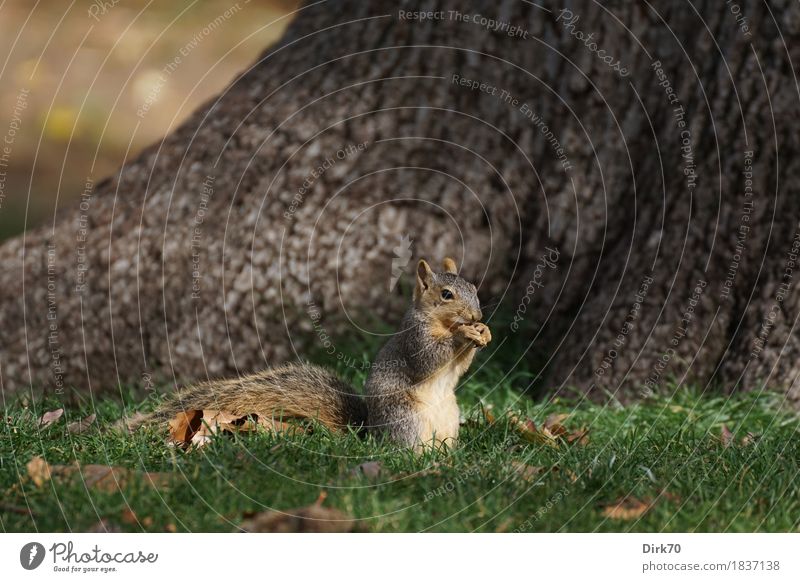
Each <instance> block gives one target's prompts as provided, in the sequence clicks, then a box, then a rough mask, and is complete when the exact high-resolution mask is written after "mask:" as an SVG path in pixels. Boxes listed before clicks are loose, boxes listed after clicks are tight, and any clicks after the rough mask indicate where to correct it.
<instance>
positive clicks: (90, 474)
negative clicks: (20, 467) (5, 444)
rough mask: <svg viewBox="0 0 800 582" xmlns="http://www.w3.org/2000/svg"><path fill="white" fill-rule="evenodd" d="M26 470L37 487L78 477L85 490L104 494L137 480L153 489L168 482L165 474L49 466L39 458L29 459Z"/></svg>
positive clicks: (107, 468) (95, 466) (95, 467)
mask: <svg viewBox="0 0 800 582" xmlns="http://www.w3.org/2000/svg"><path fill="white" fill-rule="evenodd" d="M27 470H28V476H29V477H30V478H31V480H32V481H33V483H34V484H35V485H36V486H37V487H42V486H43V485H44V484H45V483H46V482H48V481H50V479H52V478H53V477H55V476H59V477H68V476H72V475H80V476H81V478H82V480H83V482H84V483H85V484H86V487H87V488H89V489H96V490H98V491H106V492H114V491H116V490H117V489H118V488H120V487H124V486H125V485H126V484H127V483H131V482H133V481H135V480H137V479H143V480H144V481H145V482H147V483H149V484H150V485H152V486H154V487H160V486H164V485H165V484H166V483H167V481H168V480H169V475H168V474H166V473H139V472H137V471H131V470H130V469H126V468H124V467H109V466H108V465H78V464H75V465H50V464H49V463H48V462H47V461H45V460H44V459H42V458H41V457H34V458H33V459H31V460H30V461H29V462H28V464H27Z"/></svg>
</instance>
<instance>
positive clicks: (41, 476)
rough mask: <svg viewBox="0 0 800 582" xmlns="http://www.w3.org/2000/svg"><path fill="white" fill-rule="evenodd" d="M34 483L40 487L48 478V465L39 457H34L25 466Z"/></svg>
mask: <svg viewBox="0 0 800 582" xmlns="http://www.w3.org/2000/svg"><path fill="white" fill-rule="evenodd" d="M25 468H26V469H27V470H28V477H30V478H31V480H32V481H33V483H34V485H36V486H37V487H41V486H42V485H44V484H45V483H46V482H47V481H49V480H50V465H48V464H47V461H45V460H44V459H43V458H41V457H34V458H32V459H31V460H30V461H28V464H27V465H26V466H25Z"/></svg>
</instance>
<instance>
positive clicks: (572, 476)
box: [550, 465, 591, 483]
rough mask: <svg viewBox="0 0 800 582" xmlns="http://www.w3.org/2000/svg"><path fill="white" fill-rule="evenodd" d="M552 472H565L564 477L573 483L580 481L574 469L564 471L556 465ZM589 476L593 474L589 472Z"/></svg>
mask: <svg viewBox="0 0 800 582" xmlns="http://www.w3.org/2000/svg"><path fill="white" fill-rule="evenodd" d="M550 470H551V471H552V472H553V473H561V472H562V471H563V473H564V475H566V476H567V477H568V478H569V480H570V481H572V482H573V483H575V482H577V480H578V476H577V475H576V474H575V471H573V470H572V469H562V468H561V467H559V466H558V465H554V466H553V467H552V468H551V469H550ZM589 474H591V471H590V472H589Z"/></svg>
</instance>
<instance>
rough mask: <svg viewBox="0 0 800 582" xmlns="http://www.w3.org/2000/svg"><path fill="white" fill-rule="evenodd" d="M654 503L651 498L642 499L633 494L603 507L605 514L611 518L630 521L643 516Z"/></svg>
mask: <svg viewBox="0 0 800 582" xmlns="http://www.w3.org/2000/svg"><path fill="white" fill-rule="evenodd" d="M653 505H655V502H654V501H653V500H652V499H649V498H646V499H645V500H640V499H637V498H636V497H632V496H628V497H623V498H621V499H619V500H617V501H616V502H615V503H613V504H611V505H606V506H605V507H604V508H603V516H604V517H607V518H609V519H619V520H624V521H630V520H632V519H639V518H640V517H642V516H643V515H644V514H645V513H647V511H649V510H650V509H651V508H652V507H653Z"/></svg>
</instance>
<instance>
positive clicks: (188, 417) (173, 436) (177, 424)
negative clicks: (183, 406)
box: [169, 410, 203, 444]
mask: <svg viewBox="0 0 800 582" xmlns="http://www.w3.org/2000/svg"><path fill="white" fill-rule="evenodd" d="M202 418H203V411H202V410H184V411H181V412H179V413H178V414H176V415H175V417H174V418H173V419H172V420H170V421H169V437H170V440H171V441H173V442H175V443H182V444H188V443H191V442H192V437H193V436H194V434H195V433H196V432H197V431H198V429H199V428H200V427H201V426H202V424H203V423H202Z"/></svg>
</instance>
